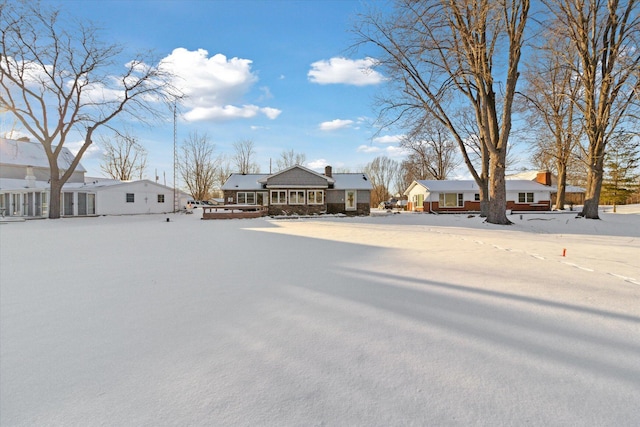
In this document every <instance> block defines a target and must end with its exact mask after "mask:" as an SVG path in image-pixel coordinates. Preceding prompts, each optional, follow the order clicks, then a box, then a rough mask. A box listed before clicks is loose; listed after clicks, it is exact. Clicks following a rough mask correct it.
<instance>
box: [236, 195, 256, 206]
mask: <svg viewBox="0 0 640 427" xmlns="http://www.w3.org/2000/svg"><path fill="white" fill-rule="evenodd" d="M238 204H239V205H255V204H256V193H245V192H238Z"/></svg>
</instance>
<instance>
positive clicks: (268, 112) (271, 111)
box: [260, 107, 282, 120]
mask: <svg viewBox="0 0 640 427" xmlns="http://www.w3.org/2000/svg"><path fill="white" fill-rule="evenodd" d="M260 111H261V112H262V113H263V114H264V115H265V116H267V117H268V118H270V119H271V120H273V119H275V118H277V117H278V116H279V115H280V113H282V110H278V109H277V108H271V107H264V108H261V109H260Z"/></svg>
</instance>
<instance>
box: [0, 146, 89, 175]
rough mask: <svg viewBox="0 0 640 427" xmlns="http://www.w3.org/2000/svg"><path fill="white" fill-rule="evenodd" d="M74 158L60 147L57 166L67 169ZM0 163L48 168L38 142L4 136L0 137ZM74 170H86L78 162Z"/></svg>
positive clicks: (65, 149) (47, 161)
mask: <svg viewBox="0 0 640 427" xmlns="http://www.w3.org/2000/svg"><path fill="white" fill-rule="evenodd" d="M54 148H55V147H54ZM74 158H75V156H74V155H73V154H72V153H71V151H69V149H68V148H66V147H62V150H61V151H60V155H59V156H58V167H59V168H60V169H64V170H66V169H69V166H70V165H71V162H73V159H74ZM0 164H3V165H10V166H25V167H26V166H33V167H36V168H45V169H49V160H48V159H47V154H46V153H45V152H44V148H43V147H42V145H41V144H40V143H39V142H24V141H16V140H13V139H5V138H0ZM75 172H86V169H85V168H84V167H83V166H82V165H81V164H80V163H78V166H77V167H76V169H75Z"/></svg>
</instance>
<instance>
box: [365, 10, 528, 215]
mask: <svg viewBox="0 0 640 427" xmlns="http://www.w3.org/2000/svg"><path fill="white" fill-rule="evenodd" d="M396 6H397V7H396V13H395V14H393V15H392V16H387V17H382V16H380V15H378V14H376V13H373V12H372V13H369V14H367V15H363V16H362V18H361V25H360V26H359V27H358V28H357V29H356V32H357V34H358V36H359V38H360V40H361V41H362V43H364V44H372V45H374V46H376V47H378V48H379V49H381V51H382V52H383V54H382V56H381V57H380V61H381V62H380V63H381V66H382V67H383V68H384V69H385V70H386V71H387V73H388V75H389V77H390V78H389V81H390V82H391V85H392V89H394V90H392V92H391V93H390V95H389V96H386V97H384V98H383V99H382V104H383V110H382V111H383V114H382V115H383V117H385V118H386V122H387V123H394V122H397V121H400V120H405V121H409V122H414V123H415V122H417V121H419V120H422V118H423V117H424V115H425V114H428V115H430V116H432V117H434V118H435V119H436V120H438V121H439V122H441V123H442V124H443V125H444V126H446V127H447V128H448V129H449V130H450V132H451V135H452V137H453V138H454V140H455V141H456V142H457V143H458V145H459V147H460V150H461V152H462V155H463V159H464V161H465V164H466V165H467V166H468V168H469V171H470V172H471V174H472V175H473V177H474V179H475V180H476V181H477V182H478V184H479V186H480V197H481V199H482V200H484V201H485V202H486V203H487V201H488V203H487V210H488V212H486V215H487V221H488V222H490V223H494V224H509V223H510V221H509V220H508V218H507V216H506V190H505V169H506V156H507V148H508V144H509V135H510V132H511V126H512V120H511V115H512V107H513V99H514V95H515V91H516V84H517V81H518V77H519V71H518V65H519V63H520V57H521V49H522V46H523V43H524V36H525V34H524V30H525V24H526V22H527V18H528V15H529V6H530V4H529V0H495V1H489V0H426V1H421V2H415V1H413V0H397V1H396ZM498 63H499V64H500V65H499V66H498V65H496V64H498ZM465 106H467V107H468V108H470V109H472V111H473V112H474V117H475V120H476V122H477V129H478V131H479V134H477V135H475V136H474V135H465V134H462V133H461V132H462V131H463V130H462V127H461V126H460V125H459V123H457V122H456V114H457V113H458V112H459V111H460V110H461V109H463V108H465ZM472 137H475V138H477V140H478V141H479V142H480V143H481V144H482V145H483V147H484V148H483V149H486V152H487V153H488V155H489V156H488V157H489V158H488V164H489V171H488V172H489V177H488V193H489V194H485V191H484V189H485V183H484V182H483V179H484V178H485V177H482V176H481V175H480V174H479V173H478V172H477V171H476V169H475V168H474V165H473V163H472V161H471V159H470V157H469V156H468V154H467V152H466V146H465V141H467V140H469V139H470V138H472Z"/></svg>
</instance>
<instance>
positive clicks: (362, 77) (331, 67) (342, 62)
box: [307, 57, 384, 86]
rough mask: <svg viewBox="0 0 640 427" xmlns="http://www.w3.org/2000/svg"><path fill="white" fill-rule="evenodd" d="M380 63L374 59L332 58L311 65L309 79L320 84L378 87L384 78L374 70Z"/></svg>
mask: <svg viewBox="0 0 640 427" xmlns="http://www.w3.org/2000/svg"><path fill="white" fill-rule="evenodd" d="M377 64H378V62H377V61H376V60H375V59H373V58H364V59H348V58H341V57H336V58H331V59H329V60H328V61H327V60H322V61H317V62H314V63H313V64H311V70H310V71H309V72H308V73H307V77H308V78H309V80H310V81H311V82H313V83H318V84H336V83H342V84H348V85H355V86H366V85H377V84H379V83H382V82H383V81H384V77H383V76H382V74H380V73H379V72H377V71H375V70H374V69H373V68H374V67H375V66H376V65H377Z"/></svg>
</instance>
